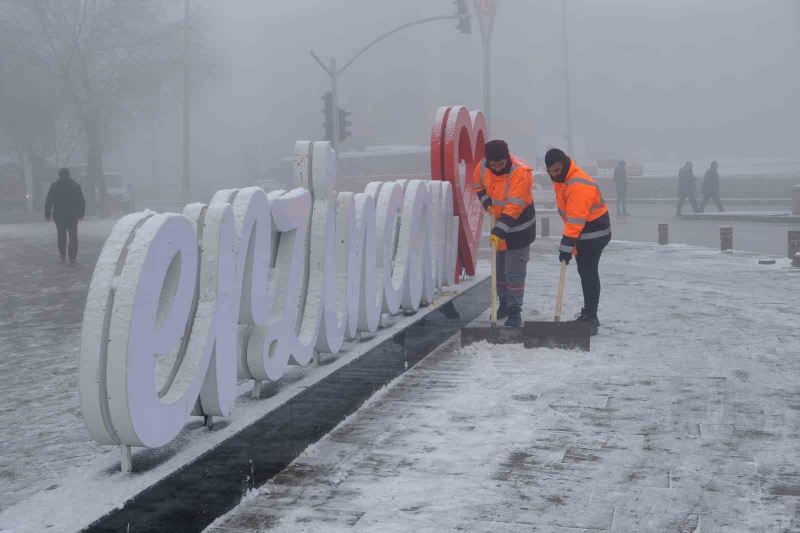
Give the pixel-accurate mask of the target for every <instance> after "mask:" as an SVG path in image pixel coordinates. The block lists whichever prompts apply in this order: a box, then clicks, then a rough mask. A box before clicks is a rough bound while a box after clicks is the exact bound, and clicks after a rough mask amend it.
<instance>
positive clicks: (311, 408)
mask: <svg viewBox="0 0 800 533" xmlns="http://www.w3.org/2000/svg"><path fill="white" fill-rule="evenodd" d="M489 288H490V282H489V280H488V279H486V280H483V281H481V282H479V283H478V284H476V285H475V286H474V287H471V288H469V289H467V290H466V291H464V292H463V293H461V294H459V295H458V296H456V297H454V298H453V299H452V300H450V301H449V302H448V303H446V304H444V305H442V306H441V307H439V308H438V309H437V310H435V311H433V312H431V313H429V314H428V315H426V316H424V317H422V318H421V319H419V320H417V321H416V322H414V323H413V324H412V325H410V326H408V327H407V328H405V329H404V330H402V331H399V332H397V333H396V334H395V335H394V336H392V337H390V338H389V339H386V340H385V341H383V342H382V343H381V344H379V345H377V346H375V347H374V348H373V349H371V350H370V351H368V352H366V353H364V354H363V355H362V356H361V357H359V358H358V359H356V360H354V361H352V362H351V363H349V364H348V365H347V366H345V367H342V368H341V369H339V370H337V371H336V372H334V373H333V374H331V375H330V376H328V377H327V378H325V379H323V380H322V381H320V382H318V383H316V384H314V385H312V386H311V387H309V388H308V389H306V390H305V391H303V392H301V393H300V394H298V395H297V396H295V397H294V398H292V399H291V400H289V401H288V402H287V403H286V404H284V405H282V406H280V407H278V408H277V409H275V410H273V411H271V412H269V413H267V414H266V415H264V417H263V418H261V419H260V420H258V421H257V422H256V423H254V424H253V425H251V426H249V427H247V428H246V429H244V430H243V431H241V432H240V433H238V434H236V435H234V436H233V437H231V438H230V439H228V440H226V441H224V442H222V443H221V444H220V445H219V446H217V447H216V448H214V449H213V450H210V451H208V452H207V453H205V454H203V455H201V456H200V457H198V458H197V459H195V460H194V461H193V462H191V463H189V464H188V465H186V466H185V467H183V468H181V469H180V470H178V471H177V472H175V473H173V474H171V475H170V476H168V477H166V478H164V479H163V480H161V481H159V482H158V483H156V484H155V485H153V486H152V487H150V488H148V489H146V490H144V491H143V492H141V493H139V494H138V495H136V496H135V497H134V498H133V499H131V500H129V501H128V502H126V503H125V505H124V506H123V507H122V508H120V509H117V510H115V511H113V512H112V513H110V514H108V515H106V516H104V517H103V518H101V519H100V520H98V521H97V522H95V523H94V524H93V525H91V526H89V527H88V528H87V529H85V530H84V531H87V532H93V533H94V532H106V531H108V532H115V533H116V532H126V533H127V532H130V533H140V532H146V531H158V532H160V531H170V532H173V533H189V532H198V531H202V530H203V529H204V528H206V527H208V525H209V524H211V522H213V521H214V520H215V519H216V518H217V517H218V516H221V515H223V514H225V513H226V512H228V511H230V510H231V509H232V508H233V507H235V506H236V504H237V503H239V501H240V499H241V497H242V494H243V492H244V491H245V490H246V489H248V488H251V487H259V486H261V485H263V484H264V483H266V482H267V481H268V480H269V479H270V478H272V477H273V476H275V475H276V474H277V473H278V472H280V471H281V470H283V469H284V468H286V467H287V466H288V465H289V463H291V462H292V461H293V460H294V459H295V458H297V456H299V455H300V453H301V452H302V451H303V450H304V449H305V448H306V447H308V446H309V445H310V444H313V443H314V442H316V441H318V440H319V439H321V438H322V437H323V436H324V435H326V434H327V433H328V432H330V431H331V430H332V429H333V428H334V427H335V426H336V425H337V424H339V422H341V421H342V420H343V419H344V418H345V417H347V416H348V415H350V414H352V413H353V412H354V411H355V410H356V409H358V408H359V407H360V406H361V405H362V404H363V403H364V401H366V400H367V399H368V398H369V397H370V396H372V395H373V394H374V393H375V391H376V390H378V389H379V388H381V387H383V386H384V385H386V384H387V383H389V382H390V381H391V380H393V379H394V378H396V377H397V376H399V375H400V374H402V373H403V372H405V371H406V370H407V369H408V368H412V367H413V366H414V365H416V364H417V363H418V362H420V361H421V360H422V359H423V358H424V357H425V356H427V355H428V354H429V353H431V352H432V351H433V350H434V349H435V348H436V347H437V346H439V345H441V344H442V343H443V342H444V341H445V340H447V339H448V338H449V337H451V336H452V335H454V334H455V333H456V332H458V331H459V330H460V329H461V328H462V327H463V326H465V325H466V324H468V323H469V322H471V321H472V320H474V319H475V318H477V317H478V315H480V314H481V312H482V311H484V310H485V309H486V307H487V305H488V301H489Z"/></svg>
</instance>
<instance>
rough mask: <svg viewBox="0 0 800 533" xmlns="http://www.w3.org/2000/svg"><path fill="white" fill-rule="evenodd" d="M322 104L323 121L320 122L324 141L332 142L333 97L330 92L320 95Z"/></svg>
mask: <svg viewBox="0 0 800 533" xmlns="http://www.w3.org/2000/svg"><path fill="white" fill-rule="evenodd" d="M322 101H323V102H324V104H323V108H322V115H323V116H324V117H325V119H324V120H323V122H322V127H323V128H324V129H325V140H326V141H333V95H332V94H331V93H330V92H327V93H325V94H324V95H322Z"/></svg>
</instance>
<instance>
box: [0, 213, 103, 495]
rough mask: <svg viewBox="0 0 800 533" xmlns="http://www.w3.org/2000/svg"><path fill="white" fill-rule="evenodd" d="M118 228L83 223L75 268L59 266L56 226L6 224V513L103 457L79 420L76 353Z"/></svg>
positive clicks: (1, 250) (1, 468)
mask: <svg viewBox="0 0 800 533" xmlns="http://www.w3.org/2000/svg"><path fill="white" fill-rule="evenodd" d="M113 224H114V221H113V220H91V221H87V222H82V223H81V224H80V227H79V237H78V238H79V242H80V249H79V254H78V264H77V265H76V266H74V267H70V266H65V265H61V264H60V263H59V260H58V249H57V246H56V230H55V226H54V225H53V224H44V223H39V224H0V265H1V268H0V271H1V272H2V274H1V275H0V427H1V428H3V431H2V432H1V433H0V511H2V510H3V509H6V508H7V507H10V506H12V505H14V504H15V503H17V502H19V501H21V500H23V499H25V498H26V497H28V496H30V495H32V494H34V493H36V492H38V491H42V490H46V489H47V488H48V487H51V486H53V485H54V484H55V483H56V481H55V479H57V478H58V477H59V476H60V475H61V474H63V472H65V471H66V470H68V469H69V468H71V467H74V466H78V465H83V464H85V463H86V462H87V461H88V460H90V458H91V457H92V456H93V454H96V453H98V452H99V449H98V448H100V447H98V446H96V445H94V444H93V443H92V442H91V441H90V439H89V434H88V432H87V431H86V430H85V429H84V425H83V420H82V419H81V415H80V408H79V402H78V359H77V350H78V346H79V344H80V322H81V319H82V318H83V306H84V302H85V299H86V291H87V290H88V287H89V281H90V279H91V276H92V269H93V268H94V263H95V261H96V259H97V256H98V254H99V253H100V248H101V246H102V245H103V242H104V241H105V238H106V236H107V235H108V232H109V231H110V230H111V227H112V226H113Z"/></svg>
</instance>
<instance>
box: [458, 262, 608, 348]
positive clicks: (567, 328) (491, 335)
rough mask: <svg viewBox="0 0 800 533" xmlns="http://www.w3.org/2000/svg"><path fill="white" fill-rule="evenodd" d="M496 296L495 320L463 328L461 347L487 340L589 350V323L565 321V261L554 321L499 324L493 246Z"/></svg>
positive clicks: (493, 300) (493, 309)
mask: <svg viewBox="0 0 800 533" xmlns="http://www.w3.org/2000/svg"><path fill="white" fill-rule="evenodd" d="M491 257H492V296H491V306H492V310H491V322H489V323H488V324H487V323H486V321H477V320H476V321H474V322H472V323H470V324H469V325H467V326H466V327H464V328H462V329H461V346H467V345H469V344H472V343H474V342H479V341H482V340H485V341H487V342H489V343H490V344H523V345H524V346H525V347H526V348H541V347H547V348H563V349H581V350H584V351H589V348H590V342H591V338H592V329H591V325H590V324H589V323H588V322H578V321H569V322H561V308H562V304H563V301H564V283H565V281H566V275H567V263H565V262H562V263H561V275H560V278H559V282H558V294H557V295H556V312H555V317H554V319H553V321H552V322H543V321H527V320H526V321H525V322H524V323H523V325H522V327H521V328H507V327H499V326H497V311H496V308H495V304H496V298H497V289H496V275H497V273H496V268H497V267H496V254H495V250H494V249H492V254H491Z"/></svg>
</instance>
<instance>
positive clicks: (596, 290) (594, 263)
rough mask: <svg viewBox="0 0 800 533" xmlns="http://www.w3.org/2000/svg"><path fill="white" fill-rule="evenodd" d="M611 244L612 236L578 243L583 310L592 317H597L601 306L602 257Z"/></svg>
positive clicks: (576, 258)
mask: <svg viewBox="0 0 800 533" xmlns="http://www.w3.org/2000/svg"><path fill="white" fill-rule="evenodd" d="M609 242H611V236H610V235H608V236H606V237H601V238H599V239H589V240H585V241H581V240H579V241H578V255H577V256H576V257H575V262H576V263H578V274H579V275H580V276H581V288H582V289H583V309H584V311H585V312H586V313H588V314H589V315H590V316H596V315H597V307H598V306H599V304H600V272H599V271H598V268H599V265H600V256H601V255H602V253H603V249H604V248H605V247H606V246H607V245H608V243H609Z"/></svg>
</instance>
